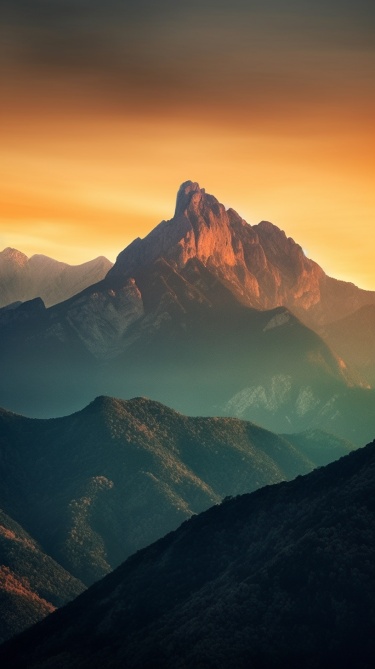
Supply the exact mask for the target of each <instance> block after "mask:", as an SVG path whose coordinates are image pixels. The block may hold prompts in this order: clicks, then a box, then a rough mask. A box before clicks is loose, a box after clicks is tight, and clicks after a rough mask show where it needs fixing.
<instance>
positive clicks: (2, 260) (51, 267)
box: [0, 247, 112, 307]
mask: <svg viewBox="0 0 375 669" xmlns="http://www.w3.org/2000/svg"><path fill="white" fill-rule="evenodd" d="M111 267H112V263H110V261H109V260H107V258H104V257H103V256H100V257H99V258H95V259H94V260H90V261H89V262H86V263H83V264H81V265H68V264H67V263H63V262H59V261H58V260H54V259H53V258H49V257H48V256H45V255H40V254H37V255H33V256H31V258H28V257H27V256H26V255H25V254H24V253H21V252H20V251H17V249H13V248H10V247H8V248H6V249H4V251H1V252H0V307H3V306H6V305H8V304H11V303H13V302H26V301H28V300H32V299H34V298H36V297H41V298H42V300H43V301H44V303H45V304H46V306H47V307H49V306H51V305H53V304H57V303H58V302H62V301H63V300H66V299H68V298H69V297H71V296H72V295H75V294H76V293H79V292H80V291H81V290H84V289H85V288H87V286H90V285H92V284H93V283H96V282H97V281H100V280H101V279H103V278H104V277H105V275H106V274H107V272H108V270H109V269H110V268H111Z"/></svg>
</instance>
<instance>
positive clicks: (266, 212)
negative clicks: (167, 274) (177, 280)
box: [0, 0, 375, 289]
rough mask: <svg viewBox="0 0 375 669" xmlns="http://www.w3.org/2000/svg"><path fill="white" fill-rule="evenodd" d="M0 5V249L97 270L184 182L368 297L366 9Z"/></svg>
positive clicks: (371, 278)
mask: <svg viewBox="0 0 375 669" xmlns="http://www.w3.org/2000/svg"><path fill="white" fill-rule="evenodd" d="M176 5H177V3H176V2H173V3H172V2H171V1H170V0H163V1H161V2H157V1H156V2H155V1H154V2H151V1H150V0H137V2H135V1H134V2H132V1H131V2H127V1H126V0H107V1H105V0H102V1H99V0H74V1H73V0H33V2H30V0H0V8H1V14H2V16H1V19H2V20H1V25H2V28H1V32H0V62H1V65H0V76H1V82H0V86H1V95H2V100H1V105H0V106H1V126H0V141H1V147H2V166H1V186H0V189H1V194H0V204H1V209H0V211H1V214H0V215H1V226H0V248H3V247H5V246H15V247H17V248H19V249H20V250H22V251H24V252H25V253H27V254H28V255H31V254H32V253H36V252H42V253H46V254H48V255H52V256H53V257H56V258H58V259H61V260H65V261H68V262H72V263H74V262H82V261H84V260H88V259H90V258H92V257H94V256H95V255H107V256H108V257H109V258H110V259H112V260H113V259H114V258H115V256H116V255H117V253H119V252H120V250H122V248H123V247H124V246H126V245H127V244H128V243H129V242H130V241H131V240H132V239H133V238H134V237H135V236H144V235H145V234H146V233H147V232H148V231H149V230H150V229H151V228H152V227H154V226H155V225H156V224H157V223H158V222H159V221H160V220H161V219H162V218H170V217H171V216H172V215H173V208H174V199H175V194H176V190H177V188H178V186H179V185H180V183H181V182H182V181H185V180H187V179H192V180H195V181H198V182H199V183H200V184H201V186H204V187H205V188H206V189H207V191H208V192H211V193H213V194H214V195H216V197H218V199H219V200H220V201H222V202H223V203H224V204H225V205H226V206H228V207H229V206H232V207H233V208H234V209H236V210H237V211H238V212H239V213H240V214H241V215H242V216H243V217H244V218H245V219H246V220H247V221H248V222H249V223H257V222H258V221H260V220H261V219H268V220H271V221H273V222H274V223H276V224H277V225H279V226H280V227H281V228H283V229H284V230H285V231H286V233H287V234H288V235H290V236H292V237H293V238H294V239H296V241H298V242H299V243H300V244H301V245H302V246H303V247H304V248H305V249H306V252H307V254H308V255H309V256H310V257H312V258H314V259H315V260H317V261H318V262H319V263H320V264H321V265H322V266H323V268H324V269H325V270H326V271H327V272H328V273H330V274H331V275H334V276H337V277H340V278H346V279H348V280H352V281H354V282H355V283H358V284H359V285H361V286H363V287H368V288H372V289H375V269H374V267H375V264H374V262H373V260H374V253H373V249H374V242H375V226H374V222H375V188H374V177H375V165H374V162H375V158H374V156H375V146H374V144H375V142H374V118H375V91H374V85H373V82H374V75H375V46H374V38H373V36H374V32H375V31H374V29H375V25H374V24H375V7H374V3H373V2H372V0H371V2H370V1H367V0H359V1H357V2H355V3H354V2H352V0H351V1H350V2H349V1H348V0H337V1H336V0H326V2H322V1H321V0H316V1H315V2H312V1H311V2H310V1H308V0H298V1H297V0H295V1H294V2H293V1H292V0H287V1H283V0H278V1H276V0H273V1H270V0H268V1H267V0H263V2H257V1H256V2H252V1H251V0H246V1H245V0H231V1H230V2H229V1H224V0H215V2H214V1H213V0H212V1H210V0H201V1H200V2H196V1H194V0H192V1H190V2H189V3H188V4H186V5H185V3H184V6H181V7H180V6H178V5H177V6H176Z"/></svg>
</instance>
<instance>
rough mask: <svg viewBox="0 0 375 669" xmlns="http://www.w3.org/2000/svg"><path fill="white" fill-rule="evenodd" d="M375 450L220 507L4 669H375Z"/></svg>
mask: <svg viewBox="0 0 375 669" xmlns="http://www.w3.org/2000/svg"><path fill="white" fill-rule="evenodd" d="M374 486H375V442H374V443H372V444H370V445H369V446H367V447H365V448H363V449H360V450H358V451H355V452H353V453H351V454H350V455H348V456H346V457H345V458H342V459H341V460H339V461H338V462H335V463H333V464H331V465H328V466H327V467H325V468H321V469H319V470H316V471H314V472H313V473H311V474H309V475H307V476H304V477H298V478H297V479H296V480H295V481H292V482H290V483H281V484H278V485H275V486H270V487H266V488H263V489H262V490H260V491H257V492H255V493H253V494H251V495H244V496H241V497H237V498H235V499H232V500H229V501H225V502H224V503H223V504H221V505H220V506H214V507H212V508H211V509H209V510H208V511H206V512H204V513H202V514H201V515H199V516H197V517H193V518H192V519H191V520H189V521H186V522H185V523H183V524H182V525H181V527H180V528H179V529H178V530H177V531H175V532H173V533H170V534H169V535H167V536H166V537H165V538H164V539H161V540H160V541H158V542H157V543H155V544H153V545H152V546H150V547H149V548H147V549H144V550H142V551H140V552H138V553H137V554H136V555H134V556H132V557H131V558H129V559H128V560H127V561H126V562H125V563H124V564H123V565H122V566H121V567H119V568H118V569H117V570H116V571H115V572H113V573H112V574H110V575H109V576H108V577H106V578H105V579H103V580H102V581H101V582H99V583H97V584H95V585H94V586H93V587H92V588H90V589H89V590H88V591H87V592H85V593H84V594H83V595H81V596H80V597H79V598H78V599H77V600H75V601H74V602H73V603H71V604H69V605H68V606H67V607H64V608H63V609H60V610H59V611H57V612H56V613H53V614H52V615H51V616H49V617H48V618H47V619H46V620H44V621H43V622H42V623H39V625H37V626H36V627H34V628H33V629H31V630H30V631H28V632H26V633H24V634H23V635H22V636H20V637H19V638H17V639H16V640H15V641H14V642H10V643H8V644H7V645H5V646H3V648H2V649H1V650H0V662H2V663H3V664H4V663H5V666H7V667H9V669H20V668H21V667H22V668H24V667H26V666H27V667H28V669H37V668H38V669H73V668H74V669H89V668H90V669H99V668H100V669H110V668H111V669H120V667H121V668H123V667H126V668H127V669H146V668H147V669H162V668H163V669H167V668H170V669H172V668H173V669H182V668H183V669H188V668H189V669H190V668H191V669H193V668H194V669H195V668H197V667H198V668H199V669H203V668H207V669H208V668H210V669H248V668H250V667H251V668H252V669H281V668H282V669H284V668H285V669H302V668H303V669H328V668H330V669H331V668H332V667H335V668H339V667H340V669H341V668H342V669H353V667H356V669H370V667H372V666H373V658H374V653H375V637H374V625H375V504H374Z"/></svg>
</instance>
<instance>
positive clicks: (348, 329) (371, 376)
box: [322, 304, 375, 386]
mask: <svg viewBox="0 0 375 669" xmlns="http://www.w3.org/2000/svg"><path fill="white" fill-rule="evenodd" d="M322 336H323V338H324V339H325V340H326V341H327V342H328V344H329V345H330V346H332V347H333V348H334V350H335V351H337V353H338V354H339V355H341V356H342V357H343V358H344V359H345V360H346V361H347V362H348V363H349V364H350V367H351V368H353V369H355V370H357V372H358V373H359V374H360V376H361V377H362V378H364V379H366V380H367V381H368V382H369V383H370V384H371V385H372V386H375V305H373V304H368V305H366V306H364V307H362V308H361V309H358V310H357V311H355V312H354V313H352V314H350V315H349V316H346V317H345V318H342V319H341V320H339V321H336V322H335V323H329V324H328V325H326V326H325V327H324V328H323V329H322Z"/></svg>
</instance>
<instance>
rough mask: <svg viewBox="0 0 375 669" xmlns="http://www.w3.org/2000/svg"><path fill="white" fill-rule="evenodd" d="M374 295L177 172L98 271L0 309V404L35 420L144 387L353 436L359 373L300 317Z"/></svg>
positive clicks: (184, 401) (282, 428)
mask: <svg viewBox="0 0 375 669" xmlns="http://www.w3.org/2000/svg"><path fill="white" fill-rule="evenodd" d="M374 303H375V293H374V292H370V291H363V290H360V289H359V288H357V287H355V286H354V285H352V284H349V283H346V282H343V281H337V280H335V279H332V278H330V277H327V276H326V275H325V273H324V272H323V270H322V269H321V268H320V267H319V266H318V265H317V264H316V263H314V262H313V261H312V260H309V259H308V258H306V256H305V254H304V253H303V251H302V248H301V247H300V246H299V245H298V244H296V243H295V242H294V241H293V240H292V239H290V238H288V237H286V235H285V233H284V232H282V231H281V230H279V229H278V228H277V227H276V226H274V225H272V224H271V223H268V222H262V223H260V224H259V225H255V226H250V225H248V224H247V223H246V222H245V221H244V220H243V219H242V218H241V217H240V216H239V215H238V214H236V212H234V211H233V210H232V209H228V210H225V208H224V206H223V205H221V204H220V203H219V202H218V201H217V200H216V198H214V197H213V196H212V195H208V194H206V193H205V191H204V189H202V188H200V187H199V185H198V184H197V183H194V182H191V181H188V182H185V183H184V184H183V185H182V186H181V188H180V190H179V192H178V195H177V202H176V209H175V214H174V216H173V218H172V219H171V220H169V221H162V222H161V223H160V224H159V225H158V226H157V227H156V228H155V229H154V230H153V231H152V232H151V233H150V234H149V235H148V236H147V237H146V238H145V239H143V240H140V239H137V240H135V241H134V242H133V243H132V244H130V246H128V247H127V248H126V249H125V250H124V251H123V252H121V253H120V254H119V256H118V258H117V261H116V263H115V265H114V266H113V267H112V268H111V269H110V270H109V272H108V273H107V275H106V277H105V278H104V279H103V280H102V281H100V282H98V283H96V284H94V285H92V286H90V287H88V288H86V289H85V290H83V291H82V292H81V293H79V294H78V295H75V296H74V297H72V298H70V299H69V300H67V301H65V302H62V303H60V304H57V305H55V306H53V307H50V308H49V309H45V308H44V307H43V304H42V303H41V302H40V301H38V300H34V301H33V302H31V303H29V304H28V303H26V304H24V305H21V306H20V307H18V308H16V309H12V310H11V311H9V309H8V310H6V311H5V312H4V310H3V312H1V311H0V344H1V351H0V362H1V365H2V367H3V369H4V371H5V374H3V377H2V379H0V403H1V404H2V405H3V406H5V407H7V408H9V409H11V410H15V411H19V412H22V413H26V414H29V415H33V416H40V417H44V416H48V415H56V414H64V413H65V414H66V413H69V412H71V411H74V410H77V409H78V408H79V407H80V406H82V404H83V403H86V402H89V401H90V400H91V399H92V397H93V395H100V394H103V393H104V394H110V395H115V396H120V397H129V396H130V397H131V396H135V395H147V396H149V397H152V398H155V399H157V400H159V401H162V402H163V403H165V404H167V405H170V406H172V407H174V408H175V409H177V410H179V411H182V412H185V413H188V414H193V415H194V414H195V415H196V414H201V415H232V416H237V417H241V418H245V419H247V420H252V421H255V422H259V423H260V424H262V425H264V426H265V427H267V428H269V429H271V430H273V431H276V432H290V431H292V432H294V431H297V430H305V429H315V428H323V429H324V430H328V431H329V432H334V433H336V434H337V435H339V436H340V437H342V438H348V439H349V440H350V441H354V442H355V443H356V444H358V445H362V444H363V443H365V442H366V441H368V440H369V439H371V438H372V435H373V432H374V429H375V416H374V412H373V411H372V408H373V406H374V399H375V394H374V391H373V390H372V389H371V388H370V387H369V386H370V385H371V384H370V382H369V380H368V379H369V378H370V377H371V375H370V374H363V373H362V372H363V366H362V368H361V369H360V370H359V369H358V368H357V367H356V365H355V364H348V363H347V361H346V360H345V358H343V357H341V356H339V355H338V354H337V353H336V352H335V341H336V339H338V335H337V332H336V334H335V332H334V330H333V329H331V330H330V334H329V344H330V347H329V346H328V345H327V343H326V342H324V341H323V340H322V338H321V337H320V336H319V334H317V332H314V331H312V330H311V327H312V326H313V327H314V328H316V330H319V332H322V330H325V331H326V332H328V326H329V323H330V322H331V321H333V320H334V319H340V318H349V317H350V314H352V313H353V312H354V311H355V310H356V309H358V308H364V306H365V305H371V304H374ZM366 308H367V307H366ZM302 321H303V322H302ZM352 361H354V362H355V360H354V357H353V356H352ZM371 364H372V362H370V366H371ZM197 388H199V392H197Z"/></svg>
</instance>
